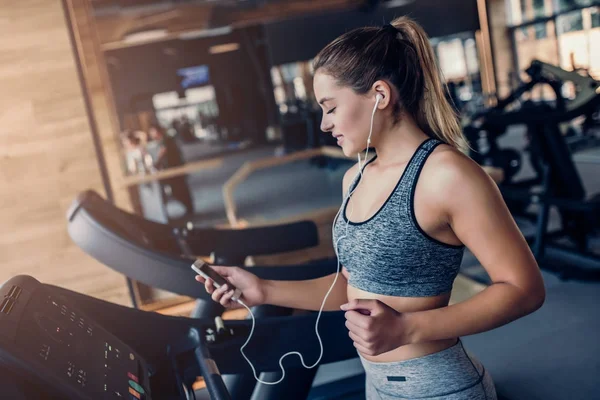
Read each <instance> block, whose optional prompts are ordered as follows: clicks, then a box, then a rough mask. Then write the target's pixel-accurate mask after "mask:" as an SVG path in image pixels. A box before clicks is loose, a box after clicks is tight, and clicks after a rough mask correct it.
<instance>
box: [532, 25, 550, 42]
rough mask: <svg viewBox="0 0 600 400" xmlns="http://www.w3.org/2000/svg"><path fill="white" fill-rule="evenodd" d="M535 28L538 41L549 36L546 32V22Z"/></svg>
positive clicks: (534, 26)
mask: <svg viewBox="0 0 600 400" xmlns="http://www.w3.org/2000/svg"><path fill="white" fill-rule="evenodd" d="M533 28H534V30H535V38H536V39H544V38H546V37H547V36H548V34H547V32H546V23H545V22H540V23H538V24H535V25H533Z"/></svg>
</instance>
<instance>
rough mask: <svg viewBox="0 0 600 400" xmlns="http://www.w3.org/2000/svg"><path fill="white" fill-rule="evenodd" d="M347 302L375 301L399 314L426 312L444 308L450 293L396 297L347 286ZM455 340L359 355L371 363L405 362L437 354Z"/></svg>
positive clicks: (418, 344) (415, 344)
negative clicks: (431, 295) (376, 353)
mask: <svg viewBox="0 0 600 400" xmlns="http://www.w3.org/2000/svg"><path fill="white" fill-rule="evenodd" d="M347 295H348V301H350V300H354V299H376V300H379V301H381V302H382V303H384V304H386V305H388V306H389V307H391V308H393V309H394V310H396V311H398V312H400V313H408V312H416V311H426V310H432V309H435V308H441V307H446V306H447V305H448V302H449V301H450V293H445V294H441V295H439V296H435V297H396V296H384V295H380V294H375V293H370V292H366V291H364V290H361V289H357V288H355V287H353V286H350V285H348V289H347ZM456 340H457V338H451V339H444V340H434V341H430V342H422V343H414V344H407V345H404V346H400V347H397V348H395V349H394V350H390V351H388V352H386V353H382V354H379V355H377V356H369V355H365V354H362V353H361V356H362V357H363V358H365V359H366V360H369V361H373V362H393V361H405V360H409V359H411V358H418V357H423V356H426V355H428V354H433V353H437V352H439V351H442V350H445V349H447V348H449V347H452V346H453V345H455V344H456Z"/></svg>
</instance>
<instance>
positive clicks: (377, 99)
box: [357, 93, 383, 177]
mask: <svg viewBox="0 0 600 400" xmlns="http://www.w3.org/2000/svg"><path fill="white" fill-rule="evenodd" d="M381 100H383V95H382V94H380V93H377V96H375V107H373V113H372V114H371V128H370V129H369V137H368V138H367V151H366V153H365V159H364V161H363V163H365V162H367V156H368V155H369V147H370V146H371V135H372V134H373V119H374V118H375V112H376V111H377V106H379V102H380V101H381ZM357 156H358V171H359V172H360V176H361V177H362V165H361V159H360V153H358V155H357Z"/></svg>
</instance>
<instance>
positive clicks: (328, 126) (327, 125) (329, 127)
mask: <svg viewBox="0 0 600 400" xmlns="http://www.w3.org/2000/svg"><path fill="white" fill-rule="evenodd" d="M332 129H333V125H332V124H331V123H329V122H326V121H325V119H323V120H321V130H322V131H323V132H330V131H331V130H332Z"/></svg>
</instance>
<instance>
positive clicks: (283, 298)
mask: <svg viewBox="0 0 600 400" xmlns="http://www.w3.org/2000/svg"><path fill="white" fill-rule="evenodd" d="M282 268H285V267H282ZM335 275H336V274H331V275H327V276H324V277H321V278H316V279H309V280H304V281H265V286H264V291H265V303H266V304H273V305H276V306H281V307H289V308H299V309H302V310H314V311H318V310H319V309H320V308H321V304H322V303H323V299H324V297H325V294H326V293H327V291H328V290H329V288H330V287H331V285H332V284H333V280H334V278H335ZM347 287H348V282H347V281H346V278H345V277H344V276H343V275H342V273H340V274H339V275H338V277H337V280H336V281H335V286H334V287H333V289H331V293H329V297H328V298H327V302H326V303H325V307H324V308H323V310H324V311H339V309H340V306H341V305H342V304H344V303H346V302H347V301H348V296H347V291H346V289H347Z"/></svg>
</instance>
